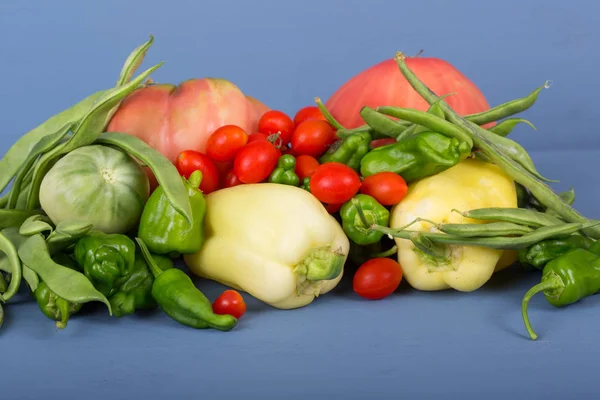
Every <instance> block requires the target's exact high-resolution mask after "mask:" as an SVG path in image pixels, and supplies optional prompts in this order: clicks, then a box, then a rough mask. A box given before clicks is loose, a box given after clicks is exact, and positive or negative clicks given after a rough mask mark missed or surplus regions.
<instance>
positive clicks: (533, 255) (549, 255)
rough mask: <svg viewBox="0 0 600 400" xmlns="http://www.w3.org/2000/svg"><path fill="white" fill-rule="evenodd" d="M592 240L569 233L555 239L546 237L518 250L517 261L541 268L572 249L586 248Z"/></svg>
mask: <svg viewBox="0 0 600 400" xmlns="http://www.w3.org/2000/svg"><path fill="white" fill-rule="evenodd" d="M592 243H594V241H593V240H592V239H590V238H588V237H586V236H582V235H570V236H566V237H561V238H557V239H546V240H542V241H541V242H537V243H536V244H534V245H533V246H530V247H526V248H524V249H520V250H519V251H518V255H519V262H521V263H523V264H529V265H531V266H533V267H535V268H538V269H542V268H544V266H545V265H546V264H547V263H548V262H550V261H552V260H554V259H555V258H557V257H560V256H561V255H563V254H565V253H567V252H569V251H571V250H573V249H588V248H589V247H590V246H591V245H592Z"/></svg>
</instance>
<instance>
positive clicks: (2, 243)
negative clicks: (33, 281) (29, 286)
mask: <svg viewBox="0 0 600 400" xmlns="http://www.w3.org/2000/svg"><path fill="white" fill-rule="evenodd" d="M0 251H1V252H3V253H4V254H5V256H6V258H7V259H8V262H9V265H10V271H8V272H9V273H10V275H11V277H10V284H9V285H8V288H7V289H6V291H5V292H4V293H2V294H0V301H2V302H5V303H6V302H7V301H8V300H10V299H11V298H12V297H13V296H14V295H15V294H17V292H18V291H19V287H20V286H21V278H22V277H23V270H22V269H21V260H19V256H18V254H17V249H16V248H15V246H14V245H13V243H12V242H11V241H10V240H9V239H8V238H7V237H6V235H5V234H4V233H2V232H1V231H0Z"/></svg>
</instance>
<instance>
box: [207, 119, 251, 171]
mask: <svg viewBox="0 0 600 400" xmlns="http://www.w3.org/2000/svg"><path fill="white" fill-rule="evenodd" d="M246 143H248V135H247V134H246V132H245V131H244V130H243V129H242V128H240V127H239V126H237V125H224V126H222V127H220V128H218V129H217V130H216V131H214V132H213V133H212V134H211V135H210V136H209V137H208V140H207V141H206V155H207V156H209V157H210V158H212V159H213V160H215V161H222V162H225V161H231V160H233V159H234V158H235V155H236V154H237V152H238V151H239V150H240V149H241V148H242V147H244V146H245V145H246Z"/></svg>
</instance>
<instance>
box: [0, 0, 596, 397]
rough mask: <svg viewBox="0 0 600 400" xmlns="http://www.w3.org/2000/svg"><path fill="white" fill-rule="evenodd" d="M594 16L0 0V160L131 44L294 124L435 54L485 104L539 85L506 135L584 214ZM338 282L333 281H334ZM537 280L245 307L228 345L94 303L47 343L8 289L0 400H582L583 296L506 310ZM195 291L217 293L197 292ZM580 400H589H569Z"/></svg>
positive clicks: (525, 276)
mask: <svg viewBox="0 0 600 400" xmlns="http://www.w3.org/2000/svg"><path fill="white" fill-rule="evenodd" d="M599 4H600V3H598V2H595V1H591V0H587V1H583V0H582V1H579V2H576V3H568V2H564V1H557V0H552V1H526V2H522V1H505V2H483V1H477V0H469V1H466V0H462V1H453V2H450V1H427V2H412V3H409V2H391V1H379V0H377V1H376V0H371V1H353V0H322V1H316V0H305V1H291V0H288V1H272V0H261V1H256V2H246V1H225V0H221V1H219V2H206V1H205V2H201V1H181V0H171V1H168V2H161V1H158V0H147V1H133V0H104V1H102V2H99V1H98V2H82V1H75V0H70V1H68V0H55V1H52V2H48V1H42V0H30V1H19V2H17V1H2V2H0V54H1V55H2V57H1V59H2V62H1V63H0V76H1V77H2V90H0V110H2V111H1V112H0V127H1V128H0V154H3V153H4V152H5V151H6V150H7V149H8V147H9V146H10V145H11V144H12V143H13V142H14V141H15V140H16V139H17V138H18V137H19V136H20V135H22V134H23V133H25V132H26V131H27V130H29V129H31V128H32V127H34V126H36V125H37V124H39V123H40V122H41V121H43V120H45V119H46V118H48V117H49V116H51V115H53V114H55V113H57V112H59V111H61V110H62V109H64V108H66V107H68V106H69V105H71V104H72V103H74V102H76V101H77V100H79V99H80V98H83V97H85V96H86V95H88V94H89V93H92V92H93V91H96V90H98V89H100V88H105V87H110V86H112V85H113V84H114V81H115V80H116V77H117V75H118V72H119V69H120V67H121V65H122V62H123V60H124V58H125V57H126V55H127V54H128V53H129V51H131V49H133V48H134V47H135V46H137V45H138V44H140V43H142V42H144V41H145V40H146V39H147V37H148V35H149V34H153V35H155V38H156V42H155V44H154V45H153V47H152V48H151V50H150V52H149V54H148V57H147V60H146V63H145V65H151V64H154V63H156V62H158V61H162V60H164V61H166V63H165V65H164V66H163V67H162V68H161V69H160V70H159V71H157V72H156V74H155V75H154V79H155V80H158V81H163V82H166V81H169V82H175V83H177V82H179V81H182V80H185V79H188V78H191V77H203V76H219V77H224V78H226V79H229V80H231V81H233V82H234V83H236V84H237V85H239V86H240V88H242V90H244V91H245V92H247V93H249V94H251V95H253V96H255V97H257V98H259V99H261V100H262V101H264V102H265V103H267V104H268V105H269V106H271V107H273V108H278V109H281V110H284V111H286V112H288V113H294V112H295V111H296V110H297V109H298V108H300V107H303V106H304V105H308V104H311V102H312V99H313V98H314V97H315V96H320V97H321V98H324V99H325V98H327V97H328V96H329V95H330V94H331V93H333V91H334V90H335V89H336V88H337V87H339V85H341V84H342V83H343V82H344V81H346V80H347V79H348V78H350V77H351V76H352V75H354V74H355V73H357V72H359V71H361V70H363V69H364V68H366V67H368V66H370V65H373V64H375V63H376V62H378V61H380V60H382V59H385V58H388V57H391V56H393V54H394V53H395V51H396V50H402V51H404V52H406V53H408V54H414V53H417V52H418V51H419V50H420V49H425V54H426V55H430V56H434V57H440V58H443V59H445V60H447V61H449V62H451V63H452V64H453V65H455V66H456V67H457V68H458V69H460V70H461V71H462V72H464V73H465V74H466V75H467V76H468V77H469V78H471V79H472V80H473V81H474V82H475V83H476V84H477V85H478V86H479V87H480V88H481V89H482V91H483V92H484V93H485V95H486V97H487V98H488V100H489V102H490V103H491V104H492V105H495V104H499V103H502V102H504V101H507V100H510V99H513V98H516V97H521V96H523V95H524V94H527V93H529V92H530V91H531V90H532V89H533V88H535V87H537V86H539V85H541V84H542V83H543V82H544V81H546V80H548V79H549V80H552V82H553V84H552V87H551V88H550V89H549V90H547V91H544V92H542V94H541V95H540V98H539V100H538V103H537V104H536V106H535V107H534V108H533V109H531V110H530V111H528V112H527V114H526V115H527V118H528V119H530V120H531V121H532V122H533V123H534V124H535V125H536V126H537V128H538V130H537V132H534V131H532V130H531V129H530V128H528V127H526V126H524V125H523V126H519V127H517V128H516V130H515V132H514V135H513V136H514V138H516V139H517V140H519V141H520V142H521V143H522V144H523V145H524V146H525V147H526V148H527V149H529V150H530V151H531V154H532V157H533V159H534V161H535V162H536V164H537V165H538V169H539V170H540V172H541V173H542V174H543V175H545V176H548V177H550V178H553V179H559V180H560V181H561V182H560V183H558V184H556V185H555V186H554V187H555V188H556V189H557V190H565V189H567V188H568V187H570V186H572V187H574V188H575V191H576V193H577V201H576V207H577V209H578V210H580V211H581V212H582V213H583V214H585V215H586V216H589V217H592V218H600V211H598V207H597V204H598V199H600V176H599V174H598V173H597V170H598V168H597V165H598V160H599V157H600V136H599V132H598V129H597V118H598V112H597V94H598V89H599V88H600V85H599V84H598V79H597V66H598V63H599V61H600V56H599V55H598V54H599V53H598V51H597V40H598V38H600V25H598V23H597V15H598V12H600V5H599ZM348 278H351V277H348ZM538 279H539V274H537V273H532V272H525V271H522V270H520V269H518V268H517V269H513V270H509V271H505V272H503V273H501V274H498V275H497V276H495V277H494V279H493V280H492V281H491V282H490V283H489V284H488V285H486V286H485V287H484V288H482V289H481V290H479V291H476V292H474V293H470V294H462V293H458V292H450V291H446V292H438V293H421V292H416V291H414V290H410V289H409V288H408V287H407V285H406V284H405V283H403V284H402V287H401V289H400V290H399V291H398V292H397V293H396V294H394V295H393V296H392V297H390V298H388V299H385V300H383V301H379V302H367V301H362V300H360V299H359V298H357V296H356V295H354V294H353V292H352V291H351V289H350V288H349V285H348V283H349V282H348V281H347V280H346V281H344V282H343V283H342V284H341V285H340V287H339V288H338V289H337V290H336V291H335V292H334V293H332V294H330V295H327V296H324V297H322V298H320V299H319V300H318V301H316V302H315V303H313V304H312V305H310V306H308V307H306V308H303V309H299V310H293V311H279V310H274V309H272V308H269V307H267V306H265V305H263V304H261V303H260V302H258V301H255V300H252V299H250V298H249V297H247V296H246V299H247V300H248V302H249V311H248V313H247V315H246V316H245V317H244V318H243V320H241V321H240V324H239V326H238V327H237V328H236V329H235V330H234V331H232V332H229V333H226V334H224V333H221V332H216V331H194V330H191V329H187V328H184V327H182V326H180V325H178V324H176V323H175V322H173V321H171V320H170V319H168V318H167V317H166V316H164V315H162V314H160V313H158V312H151V313H145V314H139V315H137V316H134V317H129V318H123V319H110V318H108V317H107V315H105V312H104V311H103V310H102V309H101V308H98V309H94V308H92V310H90V311H88V312H86V313H84V314H81V315H78V316H77V317H74V318H73V319H72V321H71V322H70V323H69V326H68V329H66V330H65V331H61V332H58V331H56V330H55V329H54V327H53V324H52V323H51V322H50V323H49V321H48V320H47V319H46V318H45V317H44V316H43V315H42V314H41V313H40V312H39V311H38V310H37V306H36V305H35V304H34V303H33V302H32V301H31V300H30V299H28V298H27V297H26V296H24V297H22V298H21V299H20V301H19V302H18V303H17V304H11V306H10V307H9V308H7V315H6V321H5V325H4V326H3V327H2V330H1V331H0V354H1V355H2V356H1V357H0V358H1V360H2V367H1V368H0V398H2V399H5V398H6V399H14V400H16V399H37V398H42V397H46V398H55V397H56V398H62V399H65V400H67V399H69V400H70V399H80V398H89V399H96V398H112V399H125V398H145V399H165V398H176V399H188V398H189V399H199V398H202V399H217V398H218V399H229V398H236V399H239V398H257V399H281V398H283V397H284V396H285V397H289V398H290V399H306V398H311V399H367V398H377V399H388V398H389V399H398V398H407V399H408V398H410V399H417V398H440V397H446V398H450V397H449V396H451V395H452V397H453V398H465V399H466V398H475V399H481V398H489V399H492V398H509V397H510V398H512V399H531V398H544V399H555V398H557V399H558V398H579V399H583V398H592V397H593V396H592V395H593V394H596V396H595V397H597V394H598V392H599V390H600V383H599V380H598V378H597V368H596V360H597V359H598V355H599V353H600V346H599V345H598V332H599V330H600V318H599V316H600V298H598V297H593V298H589V299H587V300H585V301H583V302H581V303H579V304H577V305H574V306H571V307H568V308H565V309H555V308H552V307H551V306H550V305H548V304H547V303H546V302H545V300H544V299H543V297H542V296H540V297H537V298H535V299H534V300H533V301H532V302H531V305H530V307H531V311H530V312H531V318H532V321H533V323H534V324H535V327H536V329H537V330H538V333H539V334H540V339H539V340H538V341H537V342H532V341H530V340H528V338H527V336H526V332H525V330H524V328H523V325H522V321H521V316H520V299H521V296H522V295H523V294H524V292H525V291H526V290H527V288H528V287H530V286H531V285H532V284H533V283H535V282H536V281H537V280H538ZM196 282H197V284H198V287H200V288H201V289H202V290H203V291H205V293H206V294H207V295H208V296H209V297H210V298H215V297H216V296H217V295H218V294H219V293H220V291H221V290H222V289H223V287H221V286H219V285H216V284H213V283H210V282H206V281H200V280H196ZM586 396H587V397H586Z"/></svg>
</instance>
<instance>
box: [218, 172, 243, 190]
mask: <svg viewBox="0 0 600 400" xmlns="http://www.w3.org/2000/svg"><path fill="white" fill-rule="evenodd" d="M242 184H244V182H242V181H240V178H238V177H237V175H236V174H235V172H233V169H231V170H229V171H228V172H227V174H226V175H225V180H224V182H223V187H226V188H228V187H232V186H237V185H242Z"/></svg>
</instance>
